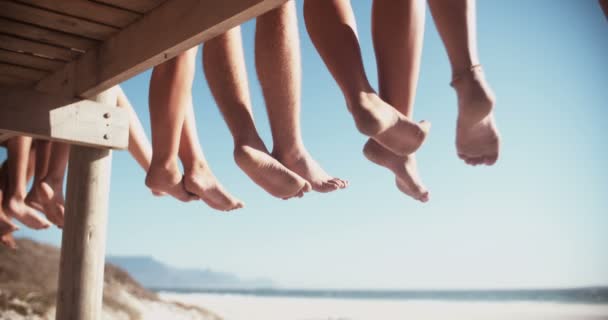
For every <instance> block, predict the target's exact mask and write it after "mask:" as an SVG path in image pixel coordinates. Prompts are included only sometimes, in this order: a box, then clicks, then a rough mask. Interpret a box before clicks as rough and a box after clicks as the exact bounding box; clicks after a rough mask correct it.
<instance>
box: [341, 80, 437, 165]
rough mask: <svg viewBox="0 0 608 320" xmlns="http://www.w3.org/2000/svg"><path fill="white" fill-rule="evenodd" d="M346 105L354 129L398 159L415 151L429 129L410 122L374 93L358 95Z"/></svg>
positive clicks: (423, 124) (426, 123)
mask: <svg viewBox="0 0 608 320" xmlns="http://www.w3.org/2000/svg"><path fill="white" fill-rule="evenodd" d="M348 104H349V110H350V111H351V113H352V114H353V118H354V119H355V124H356V125H357V129H359V131H360V132H361V133H363V134H365V135H367V136H369V137H372V138H373V139H374V140H376V141H377V142H378V143H380V144H381V145H382V146H384V147H385V148H387V149H388V150H390V151H392V152H393V153H395V154H397V155H402V156H406V155H408V154H411V153H414V152H415V151H416V150H418V148H419V147H420V146H421V145H422V143H423V142H424V139H425V138H426V135H427V133H428V131H429V129H430V124H429V123H428V122H426V121H422V122H420V123H415V122H412V121H411V120H409V119H408V118H407V117H405V116H404V115H402V114H401V113H399V112H398V111H397V110H395V108H393V107H391V106H390V105H389V104H387V103H386V102H384V100H382V99H380V97H378V95H377V94H376V93H374V92H369V93H368V92H366V93H361V94H359V96H358V98H357V99H356V101H349V102H348Z"/></svg>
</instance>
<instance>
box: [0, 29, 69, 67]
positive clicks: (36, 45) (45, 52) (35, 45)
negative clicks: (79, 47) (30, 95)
mask: <svg viewBox="0 0 608 320" xmlns="http://www.w3.org/2000/svg"><path fill="white" fill-rule="evenodd" d="M0 49H4V50H10V51H15V52H26V53H31V54H33V55H36V56H39V57H44V58H49V59H57V60H61V61H66V62H67V61H71V60H74V59H75V58H77V57H79V56H80V55H81V53H80V52H77V51H73V50H70V49H66V48H60V47H55V46H51V45H48V44H44V43H40V42H35V41H31V40H25V39H21V38H17V37H12V36H8V35H4V34H0Z"/></svg>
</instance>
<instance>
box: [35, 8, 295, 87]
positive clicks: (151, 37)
mask: <svg viewBox="0 0 608 320" xmlns="http://www.w3.org/2000/svg"><path fill="white" fill-rule="evenodd" d="M286 1H287V0H223V1H217V0H169V1H166V2H165V3H163V4H162V5H160V6H159V7H157V8H156V9H154V10H152V11H151V12H149V13H148V14H146V15H145V16H144V17H143V18H141V19H140V20H138V21H136V22H135V23H133V24H131V25H129V26H128V27H127V28H125V29H123V30H122V31H120V32H119V33H117V34H115V35H114V36H112V37H111V38H110V39H108V40H106V41H105V42H104V43H102V44H101V45H100V46H98V47H97V48H96V49H91V50H89V51H88V52H86V53H85V54H84V55H82V56H81V57H79V58H77V59H76V60H75V61H73V62H71V63H69V64H67V65H66V66H65V67H64V68H63V69H60V70H58V71H57V72H55V73H53V74H51V75H49V76H48V77H46V78H44V79H42V80H41V81H40V82H39V83H38V85H37V89H38V90H41V91H45V92H53V93H58V94H62V95H66V96H79V97H82V98H87V97H90V96H92V95H95V94H97V93H99V92H101V91H104V90H106V89H108V88H110V87H113V86H115V85H117V84H119V83H121V82H122V81H124V80H127V79H129V78H130V77H132V76H134V75H136V74H138V73H140V72H142V71H144V70H146V69H148V68H150V67H153V66H155V65H158V64H160V63H162V62H164V61H166V60H168V59H171V58H173V57H175V56H176V55H177V54H179V53H180V52H183V51H184V50H187V49H189V48H192V47H193V46H196V45H198V44H200V43H201V42H204V41H206V40H208V39H211V38H213V37H215V36H217V35H219V34H221V33H223V32H225V31H227V30H228V29H230V28H232V27H235V26H238V25H240V24H242V23H243V22H245V21H247V20H249V19H252V18H254V17H256V16H258V15H261V14H263V13H265V12H267V11H269V10H271V9H273V8H275V7H277V6H279V5H280V4H282V3H284V2H286Z"/></svg>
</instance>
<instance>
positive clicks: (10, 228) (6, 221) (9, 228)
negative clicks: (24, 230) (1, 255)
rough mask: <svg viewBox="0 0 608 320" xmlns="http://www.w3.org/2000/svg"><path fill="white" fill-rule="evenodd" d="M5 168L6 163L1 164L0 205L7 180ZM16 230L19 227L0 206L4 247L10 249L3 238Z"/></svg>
mask: <svg viewBox="0 0 608 320" xmlns="http://www.w3.org/2000/svg"><path fill="white" fill-rule="evenodd" d="M7 166H8V165H7V161H5V162H4V163H2V166H0V203H2V202H3V201H2V199H3V196H4V189H5V188H6V183H7V180H8V172H7ZM17 230H19V227H18V226H17V225H15V224H14V223H13V222H12V221H11V219H10V218H9V217H8V216H7V215H6V214H5V213H4V210H3V209H2V206H0V237H1V238H2V239H1V240H2V243H3V244H4V245H5V246H7V247H12V246H11V245H10V242H9V241H6V242H5V241H4V236H6V235H10V233H12V232H15V231H17ZM7 239H8V238H7Z"/></svg>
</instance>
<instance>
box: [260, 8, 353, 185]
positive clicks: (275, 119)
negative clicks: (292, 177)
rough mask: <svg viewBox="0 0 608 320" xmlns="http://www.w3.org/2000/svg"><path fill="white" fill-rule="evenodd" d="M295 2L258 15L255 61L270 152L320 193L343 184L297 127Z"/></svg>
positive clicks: (298, 70)
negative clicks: (318, 159) (319, 160)
mask: <svg viewBox="0 0 608 320" xmlns="http://www.w3.org/2000/svg"><path fill="white" fill-rule="evenodd" d="M298 37H299V35H298V21H297V16H296V7H295V1H289V2H287V3H285V4H283V5H282V6H280V7H279V8H277V9H274V10H272V11H270V12H268V13H266V14H264V15H261V16H259V17H258V18H257V21H256V31H255V53H256V54H255V62H256V69H257V73H258V78H259V80H260V84H261V85H262V91H263V93H264V99H265V101H266V109H267V110H268V116H269V118H270V127H271V129H272V139H273V150H272V155H273V156H274V157H275V158H276V159H277V160H279V161H280V162H281V163H282V164H283V165H285V166H286V167H287V168H289V169H291V170H293V171H294V172H295V173H297V174H299V175H300V176H301V177H303V178H304V179H306V180H307V181H308V182H310V184H311V185H312V188H313V189H314V190H316V191H319V192H330V191H334V190H337V189H339V188H344V187H346V184H347V183H346V182H345V181H343V180H340V179H338V178H334V177H331V176H330V175H328V174H327V173H326V172H325V171H324V170H323V169H322V168H321V166H320V165H319V164H318V163H317V162H316V161H315V160H314V159H313V158H312V157H311V156H310V154H309V153H308V151H307V150H306V148H305V147H304V142H303V141H302V136H301V130H300V100H301V72H302V71H301V62H300V44H299V39H298Z"/></svg>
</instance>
